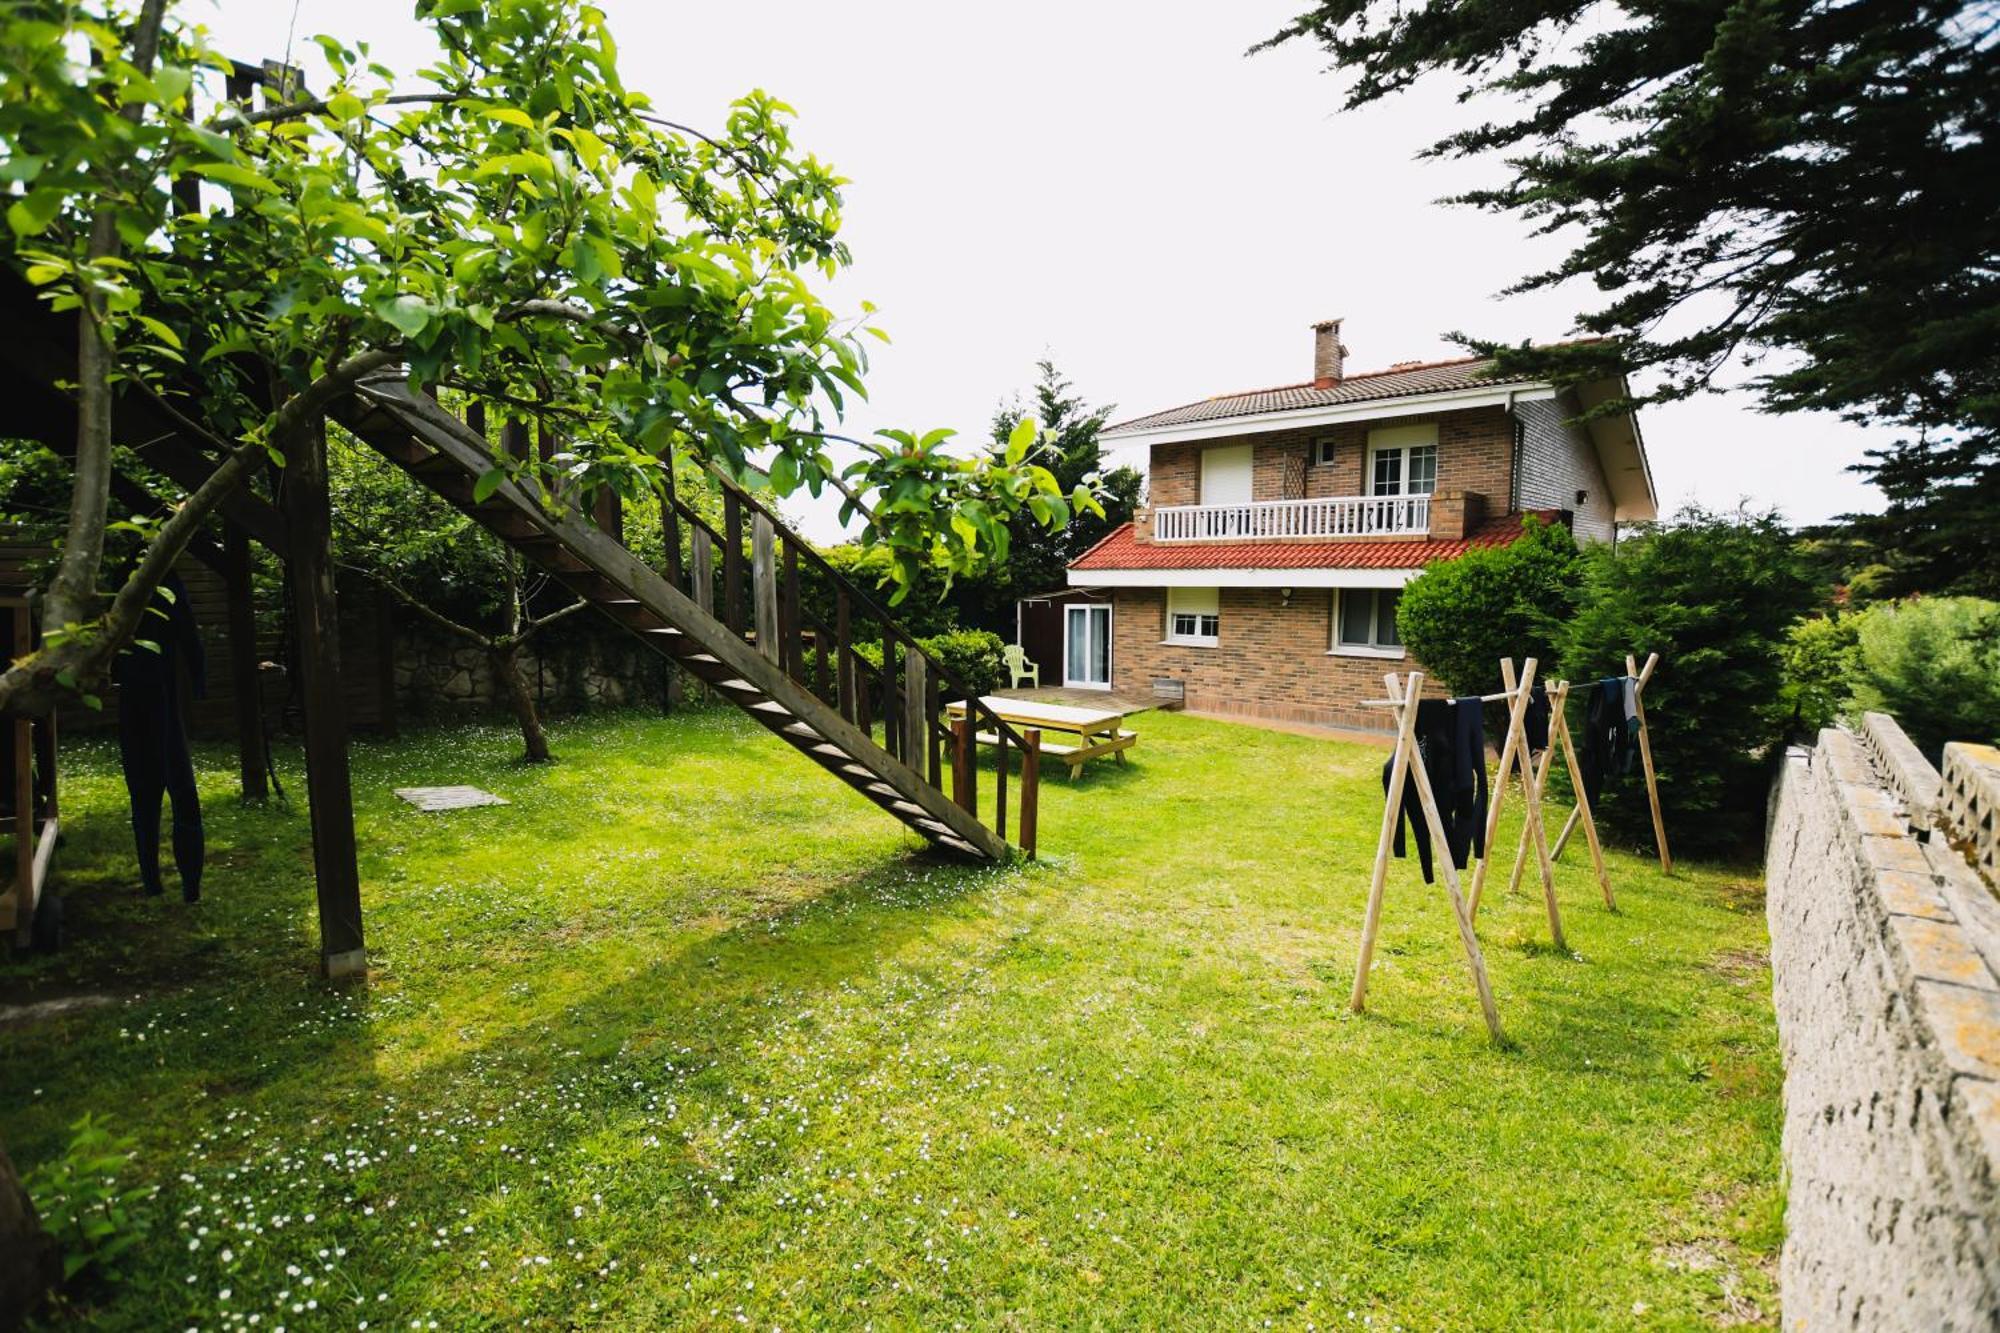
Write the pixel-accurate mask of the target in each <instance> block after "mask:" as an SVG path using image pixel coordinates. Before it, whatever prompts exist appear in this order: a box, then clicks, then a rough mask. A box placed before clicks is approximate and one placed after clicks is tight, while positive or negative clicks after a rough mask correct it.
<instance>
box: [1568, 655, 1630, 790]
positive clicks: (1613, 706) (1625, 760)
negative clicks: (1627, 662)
mask: <svg viewBox="0 0 2000 1333" xmlns="http://www.w3.org/2000/svg"><path fill="white" fill-rule="evenodd" d="M1633 684H1634V682H1633V681H1632V678H1631V677H1630V676H1607V677H1605V678H1604V679H1603V680H1600V681H1598V682H1597V683H1596V684H1594V685H1592V686H1591V687H1590V689H1589V690H1588V691H1587V692H1586V694H1585V696H1584V705H1583V754H1582V755H1581V756H1580V758H1579V759H1578V762H1579V763H1580V764H1582V766H1583V794H1584V796H1585V797H1586V798H1588V800H1589V801H1590V804H1591V807H1592V808H1593V809H1594V808H1596V806H1597V796H1598V793H1599V792H1601V791H1603V790H1604V780H1605V779H1606V778H1609V777H1622V776H1623V775H1625V774H1626V773H1629V772H1630V771H1631V769H1632V752H1633V747H1634V746H1635V745H1636V743H1637V741H1638V736H1639V718H1638V710H1637V707H1636V705H1635V704H1634V702H1633V694H1632V691H1631V690H1630V689H1628V686H1631V685H1633ZM1628 710H1629V711H1628Z"/></svg>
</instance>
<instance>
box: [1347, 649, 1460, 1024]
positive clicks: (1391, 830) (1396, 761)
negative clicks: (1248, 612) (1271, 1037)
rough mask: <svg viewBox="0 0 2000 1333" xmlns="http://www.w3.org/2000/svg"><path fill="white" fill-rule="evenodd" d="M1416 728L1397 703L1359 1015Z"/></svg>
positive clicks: (1366, 922)
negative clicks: (1392, 752) (1393, 754)
mask: <svg viewBox="0 0 2000 1333" xmlns="http://www.w3.org/2000/svg"><path fill="white" fill-rule="evenodd" d="M1423 680H1424V678H1423V673H1422V672H1421V671H1420V672H1417V673H1416V674H1415V675H1414V676H1413V677H1412V678H1411V681H1410V689H1411V690H1412V692H1414V691H1415V690H1417V689H1419V688H1421V687H1422V685H1423ZM1384 681H1385V683H1387V684H1388V686H1389V697H1390V698H1391V699H1394V698H1395V697H1396V685H1395V682H1396V677H1395V676H1394V675H1389V676H1386V677H1384ZM1416 728H1417V710H1416V709H1415V708H1413V707H1412V708H1404V707H1401V706H1398V707H1397V709H1396V753H1395V757H1394V758H1393V759H1391V760H1390V761H1389V788H1388V800H1387V803H1386V804H1384V805H1383V807H1382V832H1381V834H1380V836H1378V837H1377V838H1376V839H1375V869H1374V872H1373V874H1372V876H1371V877H1370V879H1369V881H1368V911H1367V914H1366V915H1365V916H1364V917H1362V920H1361V957H1360V959H1359V960H1358V961H1357V962H1356V963H1355V966H1354V991H1353V993H1352V994H1351V995H1349V996H1348V999H1347V1007H1348V1008H1350V1009H1352V1010H1353V1011H1354V1012H1355V1013H1357V1014H1358V1013H1360V1012H1361V1011H1362V1010H1363V1009H1364V1008H1366V1007H1367V1003H1368V969H1369V968H1370V967H1372V966H1373V965H1374V962H1375V935H1376V932H1377V931H1378V930H1380V928H1381V925H1382V893H1383V890H1384V889H1385V888H1386V887H1387V885H1388V883H1389V848H1390V847H1391V846H1392V845H1393V844H1394V843H1395V840H1396V821H1397V820H1398V819H1399V818H1401V816H1402V810H1403V784H1404V783H1405V782H1406V781H1407V780H1408V779H1409V773H1410V756H1411V755H1412V754H1413V753H1414V747H1413V737H1414V735H1415V733H1416ZM1446 855H1447V856H1449V855H1450V853H1449V852H1447V853H1446Z"/></svg>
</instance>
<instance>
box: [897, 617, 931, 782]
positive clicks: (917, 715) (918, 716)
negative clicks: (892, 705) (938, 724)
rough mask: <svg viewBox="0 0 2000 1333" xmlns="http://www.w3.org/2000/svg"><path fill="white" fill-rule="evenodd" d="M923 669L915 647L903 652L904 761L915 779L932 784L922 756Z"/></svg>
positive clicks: (926, 731)
mask: <svg viewBox="0 0 2000 1333" xmlns="http://www.w3.org/2000/svg"><path fill="white" fill-rule="evenodd" d="M924 667H925V662H924V655H923V654H922V653H920V652H918V651H917V650H916V649H915V648H905V649H904V650H903V762H904V763H906V764H908V765H909V766H910V767H911V768H913V769H915V770H916V772H917V776H918V777H926V776H928V777H929V778H930V779H932V780H933V781H934V780H935V777H936V775H935V774H930V775H926V774H925V772H924V754H925V752H926V751H928V750H929V749H930V741H929V735H930V720H929V719H928V718H927V717H926V716H925V714H924V702H925V695H926V694H927V693H928V691H927V690H926V689H925V681H924V675H925V672H924Z"/></svg>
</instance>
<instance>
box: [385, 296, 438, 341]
mask: <svg viewBox="0 0 2000 1333" xmlns="http://www.w3.org/2000/svg"><path fill="white" fill-rule="evenodd" d="M375 313H376V314H378V315H380V316H381V317H382V318H383V319H385V320H387V321H389V323H391V324H393V325H395V326H396V329H397V331H398V332H399V333H401V334H402V335H403V336H404V337H406V338H414V337H416V336H417V335H418V334H419V333H422V332H423V331H424V327H425V326H426V325H428V324H429V323H430V322H431V314H432V311H431V306H430V302H428V301H426V300H424V298H423V297H421V296H412V295H410V294H409V293H408V292H405V293H403V294H402V295H401V296H398V297H396V298H394V299H393V300H388V301H377V302H376V303H375Z"/></svg>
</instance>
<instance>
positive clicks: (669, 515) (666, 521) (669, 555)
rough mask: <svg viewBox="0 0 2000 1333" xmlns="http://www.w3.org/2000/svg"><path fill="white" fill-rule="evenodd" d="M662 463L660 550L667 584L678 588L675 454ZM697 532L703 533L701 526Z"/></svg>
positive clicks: (705, 608)
mask: <svg viewBox="0 0 2000 1333" xmlns="http://www.w3.org/2000/svg"><path fill="white" fill-rule="evenodd" d="M662 461H663V462H664V463H665V464H666V469H667V472H666V483H665V486H664V488H663V489H662V490H661V492H660V549H661V550H662V551H663V552H664V553H665V555H666V575H667V582H669V583H671V584H673V585H674V586H675V587H676V588H678V587H680V586H681V513H680V509H679V508H678V507H677V506H678V503H679V502H678V500H677V499H676V498H675V495H674V458H673V453H672V452H671V451H669V452H668V454H667V456H666V458H665V459H663V460H662ZM695 531H696V532H700V531H701V528H700V526H699V525H697V526H696V527H695ZM714 595H715V594H714V593H713V592H711V593H710V594H709V597H710V599H711V600H713V598H714ZM702 610H704V611H707V610H708V607H707V606H703V607H702ZM711 614H713V613H711Z"/></svg>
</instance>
